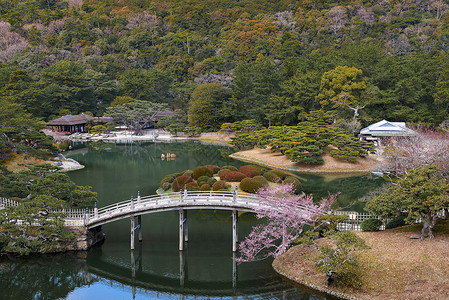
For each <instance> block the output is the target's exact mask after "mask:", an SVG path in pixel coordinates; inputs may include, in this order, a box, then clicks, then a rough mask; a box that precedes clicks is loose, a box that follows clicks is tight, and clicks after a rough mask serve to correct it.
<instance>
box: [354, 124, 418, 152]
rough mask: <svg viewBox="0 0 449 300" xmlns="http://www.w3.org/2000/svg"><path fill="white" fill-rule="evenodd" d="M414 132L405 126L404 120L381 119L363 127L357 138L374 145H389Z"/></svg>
mask: <svg viewBox="0 0 449 300" xmlns="http://www.w3.org/2000/svg"><path fill="white" fill-rule="evenodd" d="M415 134H416V133H415V132H414V131H413V130H411V129H410V128H407V127H406V126H405V122H390V121H387V120H382V121H380V122H377V123H374V124H371V125H370V126H368V127H365V128H363V129H362V130H361V131H360V134H359V138H360V140H362V141H372V142H374V144H375V145H376V146H391V145H394V144H396V143H398V142H400V139H401V138H405V137H410V136H413V135H415Z"/></svg>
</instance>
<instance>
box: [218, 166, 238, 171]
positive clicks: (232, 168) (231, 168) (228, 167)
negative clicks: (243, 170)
mask: <svg viewBox="0 0 449 300" xmlns="http://www.w3.org/2000/svg"><path fill="white" fill-rule="evenodd" d="M221 169H222V170H223V169H226V170H231V171H238V169H237V168H236V167H234V166H224V167H221Z"/></svg>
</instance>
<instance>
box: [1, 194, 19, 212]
mask: <svg viewBox="0 0 449 300" xmlns="http://www.w3.org/2000/svg"><path fill="white" fill-rule="evenodd" d="M17 205H19V202H17V201H14V200H11V199H8V198H3V197H0V209H3V208H5V207H8V206H17Z"/></svg>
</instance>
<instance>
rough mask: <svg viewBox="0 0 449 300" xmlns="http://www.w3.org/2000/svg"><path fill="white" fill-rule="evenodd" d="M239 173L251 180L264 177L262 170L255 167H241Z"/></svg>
mask: <svg viewBox="0 0 449 300" xmlns="http://www.w3.org/2000/svg"><path fill="white" fill-rule="evenodd" d="M239 172H241V173H243V174H245V175H246V176H248V177H250V178H253V177H255V176H259V175H262V170H261V169H259V168H258V167H256V166H253V165H248V166H243V167H240V169H239Z"/></svg>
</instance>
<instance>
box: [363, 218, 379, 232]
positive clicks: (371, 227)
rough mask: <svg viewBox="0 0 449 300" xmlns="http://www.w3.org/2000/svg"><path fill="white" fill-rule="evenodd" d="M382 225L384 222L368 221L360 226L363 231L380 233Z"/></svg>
mask: <svg viewBox="0 0 449 300" xmlns="http://www.w3.org/2000/svg"><path fill="white" fill-rule="evenodd" d="M381 225H382V221H381V220H379V219H374V218H370V219H366V220H364V221H363V222H362V223H361V224H360V228H362V230H363V231H379V228H380V226H381Z"/></svg>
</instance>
